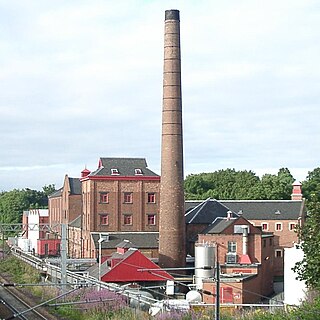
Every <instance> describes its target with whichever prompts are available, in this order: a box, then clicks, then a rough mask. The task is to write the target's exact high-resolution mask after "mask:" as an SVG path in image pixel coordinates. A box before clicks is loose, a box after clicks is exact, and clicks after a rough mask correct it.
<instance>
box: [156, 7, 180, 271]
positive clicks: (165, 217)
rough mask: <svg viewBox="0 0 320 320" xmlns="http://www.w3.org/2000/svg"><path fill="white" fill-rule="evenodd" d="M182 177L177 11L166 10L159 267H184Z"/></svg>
mask: <svg viewBox="0 0 320 320" xmlns="http://www.w3.org/2000/svg"><path fill="white" fill-rule="evenodd" d="M183 179H184V176H183V136H182V102H181V56H180V15H179V11H178V10H167V11H166V12H165V32H164V69H163V108H162V145H161V183H160V224H159V265H160V266H161V267H166V268H174V267H184V266H185V258H186V249H185V218H184V187H183Z"/></svg>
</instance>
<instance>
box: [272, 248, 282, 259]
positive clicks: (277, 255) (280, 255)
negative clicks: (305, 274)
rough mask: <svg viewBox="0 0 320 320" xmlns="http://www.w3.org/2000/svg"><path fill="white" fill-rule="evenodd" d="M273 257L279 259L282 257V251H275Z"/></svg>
mask: <svg viewBox="0 0 320 320" xmlns="http://www.w3.org/2000/svg"><path fill="white" fill-rule="evenodd" d="M274 256H275V257H276V258H281V257H282V250H281V249H277V250H276V251H275V253H274Z"/></svg>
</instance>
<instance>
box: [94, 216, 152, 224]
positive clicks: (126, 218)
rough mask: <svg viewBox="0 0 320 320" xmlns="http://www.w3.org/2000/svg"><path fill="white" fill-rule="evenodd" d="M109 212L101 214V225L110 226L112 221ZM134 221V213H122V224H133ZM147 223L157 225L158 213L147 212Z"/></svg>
mask: <svg viewBox="0 0 320 320" xmlns="http://www.w3.org/2000/svg"><path fill="white" fill-rule="evenodd" d="M109 219H110V217H109V215H108V214H100V225H104V226H108V225H109V223H110V221H109ZM132 221H133V217H132V214H128V213H125V214H123V215H122V224H123V225H125V226H131V225H132ZM147 225H149V226H155V225H156V215H155V214H147Z"/></svg>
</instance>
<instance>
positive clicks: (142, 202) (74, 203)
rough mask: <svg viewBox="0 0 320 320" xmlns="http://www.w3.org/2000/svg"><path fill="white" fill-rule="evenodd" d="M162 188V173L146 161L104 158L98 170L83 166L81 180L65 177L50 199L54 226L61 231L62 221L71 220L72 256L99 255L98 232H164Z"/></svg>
mask: <svg viewBox="0 0 320 320" xmlns="http://www.w3.org/2000/svg"><path fill="white" fill-rule="evenodd" d="M159 188H160V177H159V175H157V174H155V173H154V172H153V171H151V170H150V169H148V167H147V163H146V160H145V159H143V158H101V159H99V163H98V168H97V170H95V171H93V172H90V171H89V170H88V169H85V170H83V171H82V172H81V178H80V179H79V178H69V177H68V176H67V175H66V176H65V179H64V184H63V187H62V188H61V189H60V190H58V191H56V192H55V193H53V194H52V195H51V196H50V197H49V216H50V225H51V227H52V228H53V229H54V230H55V231H56V232H57V233H58V234H61V229H60V226H61V224H62V223H66V224H68V240H69V241H68V254H69V256H72V257H74V258H95V257H96V247H97V244H96V243H95V242H94V238H93V237H92V233H93V232H98V233H105V234H106V233H109V232H120V233H125V232H127V233H129V234H130V233H132V232H138V233H146V232H157V231H158V230H159V198H160V195H159ZM114 249H115V248H114ZM146 250H147V249H146ZM151 251H152V249H151ZM150 255H151V256H153V255H155V254H154V253H152V252H150Z"/></svg>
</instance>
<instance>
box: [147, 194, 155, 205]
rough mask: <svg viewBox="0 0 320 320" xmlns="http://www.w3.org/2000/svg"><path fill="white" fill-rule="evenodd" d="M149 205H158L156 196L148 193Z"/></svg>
mask: <svg viewBox="0 0 320 320" xmlns="http://www.w3.org/2000/svg"><path fill="white" fill-rule="evenodd" d="M148 203H156V194H155V193H148Z"/></svg>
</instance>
